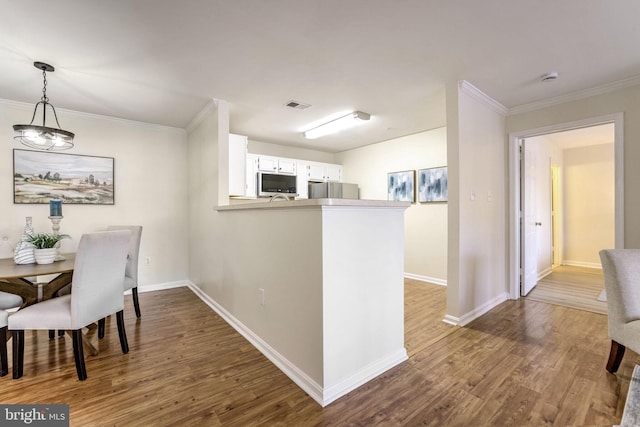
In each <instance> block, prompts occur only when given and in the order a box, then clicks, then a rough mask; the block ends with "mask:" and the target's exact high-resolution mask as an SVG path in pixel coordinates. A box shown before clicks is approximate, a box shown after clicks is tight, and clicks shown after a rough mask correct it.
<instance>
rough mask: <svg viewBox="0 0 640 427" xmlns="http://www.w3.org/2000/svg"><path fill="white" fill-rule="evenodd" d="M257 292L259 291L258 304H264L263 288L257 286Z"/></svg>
mask: <svg viewBox="0 0 640 427" xmlns="http://www.w3.org/2000/svg"><path fill="white" fill-rule="evenodd" d="M258 292H259V293H260V305H264V289H262V288H259V289H258Z"/></svg>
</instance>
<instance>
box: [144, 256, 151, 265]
mask: <svg viewBox="0 0 640 427" xmlns="http://www.w3.org/2000/svg"><path fill="white" fill-rule="evenodd" d="M144 263H145V264H146V265H149V264H151V257H149V256H148V257H146V258H145V259H144Z"/></svg>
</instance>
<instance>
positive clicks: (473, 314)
mask: <svg viewBox="0 0 640 427" xmlns="http://www.w3.org/2000/svg"><path fill="white" fill-rule="evenodd" d="M507 299H509V294H507V293H506V292H505V293H503V294H501V295H498V296H497V297H495V298H494V299H492V300H491V301H487V302H486V303H484V304H482V305H481V306H480V307H477V308H475V309H474V310H472V311H470V312H468V313H466V314H464V315H462V317H456V316H451V315H450V314H447V315H445V316H444V319H442V321H443V322H445V323H448V324H450V325H454V326H464V325H466V324H468V323H469V322H471V321H473V320H475V319H477V318H478V317H480V316H482V315H483V314H485V313H486V312H488V311H489V310H491V309H492V308H494V307H496V306H497V305H499V304H502V303H503V302H505V301H506V300H507Z"/></svg>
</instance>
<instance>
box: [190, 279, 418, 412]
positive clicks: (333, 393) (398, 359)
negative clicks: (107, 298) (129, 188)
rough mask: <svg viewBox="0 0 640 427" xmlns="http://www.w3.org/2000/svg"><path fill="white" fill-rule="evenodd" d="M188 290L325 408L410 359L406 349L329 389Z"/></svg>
mask: <svg viewBox="0 0 640 427" xmlns="http://www.w3.org/2000/svg"><path fill="white" fill-rule="evenodd" d="M188 287H189V289H191V291H192V292H193V293H194V294H196V295H197V296H198V297H199V298H200V299H201V300H202V301H203V302H204V303H205V304H207V305H208V306H209V307H211V309H212V310H213V311H215V312H216V313H218V315H219V316H220V317H222V318H223V319H224V320H225V321H226V322H227V323H228V324H229V325H230V326H231V327H232V328H233V329H235V330H236V331H237V332H238V333H239V334H240V335H242V336H243V337H245V338H246V339H247V341H249V342H250V343H251V345H253V346H254V347H255V348H256V349H257V350H258V351H260V353H262V354H263V355H264V356H265V357H266V358H267V359H269V360H270V361H271V362H272V363H273V364H274V365H276V367H277V368H278V369H280V370H281V371H282V372H283V373H284V374H285V375H286V376H288V377H289V378H290V379H291V381H293V382H294V383H296V384H297V385H298V387H300V388H301V389H302V390H304V392H305V393H307V394H308V395H309V396H310V397H311V398H312V399H313V400H315V401H316V402H318V404H320V405H321V406H322V407H325V406H327V405H328V404H330V403H331V402H333V401H335V400H336V399H338V398H340V397H342V396H344V395H345V394H347V393H349V392H350V391H352V390H354V389H356V388H358V387H360V386H361V385H362V384H364V383H366V382H368V381H369V380H371V379H373V378H375V377H377V376H378V375H380V374H382V373H383V372H385V371H387V370H389V369H391V368H392V367H394V366H396V365H398V364H399V363H402V362H404V361H405V360H407V359H408V356H407V351H406V349H404V348H402V349H401V350H399V351H397V352H396V353H394V354H391V355H389V356H388V357H386V358H384V359H382V360H378V361H376V362H374V363H372V364H370V365H368V366H365V367H364V368H362V369H361V370H359V371H358V372H356V373H355V374H353V375H351V376H350V377H349V378H346V379H345V380H343V381H341V382H339V383H338V384H334V385H332V386H330V387H327V388H326V389H325V388H323V387H322V386H321V385H320V384H318V383H317V382H315V381H314V380H313V379H311V378H310V377H309V376H308V375H307V374H305V373H304V372H303V371H302V370H300V369H299V368H298V367H297V366H296V365H294V364H293V363H291V362H290V361H289V360H288V359H287V358H285V357H284V356H282V355H281V354H280V353H278V352H277V351H276V350H275V349H274V348H273V347H271V346H270V345H269V344H267V343H266V342H265V341H264V340H262V339H261V338H260V337H259V336H258V335H256V334H255V333H254V332H253V331H252V330H251V329H249V328H248V327H246V326H245V325H244V324H243V323H242V322H240V321H239V320H238V319H236V318H235V317H234V316H233V315H232V314H231V313H229V312H228V311H227V310H226V309H225V308H224V307H222V306H221V305H220V304H218V303H217V302H216V301H215V300H213V299H212V298H211V297H210V296H209V295H207V294H205V293H204V292H203V291H202V290H201V289H200V288H198V287H197V286H196V285H195V284H193V283H191V282H189V284H188Z"/></svg>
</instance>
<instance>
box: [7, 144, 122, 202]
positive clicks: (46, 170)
mask: <svg viewBox="0 0 640 427" xmlns="http://www.w3.org/2000/svg"><path fill="white" fill-rule="evenodd" d="M113 169H114V159H113V157H96V156H82V155H78V154H60V153H50V152H44V151H30V150H13V203H16V204H22V203H31V204H39V203H46V204H48V203H49V201H50V200H51V199H61V200H62V203H65V204H83V205H84V204H88V205H113V204H114V187H113V184H114V175H113V174H114V171H113Z"/></svg>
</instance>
